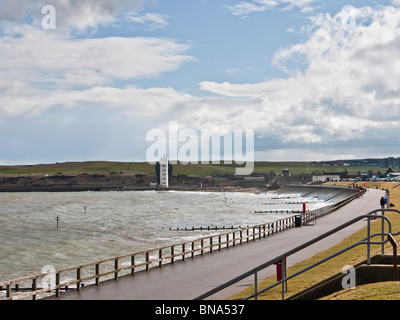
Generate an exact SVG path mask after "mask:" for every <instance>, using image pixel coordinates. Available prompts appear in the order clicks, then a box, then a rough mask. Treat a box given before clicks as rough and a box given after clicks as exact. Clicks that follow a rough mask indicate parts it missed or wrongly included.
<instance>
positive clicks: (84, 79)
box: [0, 0, 400, 164]
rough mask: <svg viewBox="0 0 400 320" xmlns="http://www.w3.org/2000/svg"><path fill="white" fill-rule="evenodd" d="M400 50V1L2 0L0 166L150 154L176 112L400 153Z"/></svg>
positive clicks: (294, 143) (303, 146)
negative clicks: (156, 135)
mask: <svg viewBox="0 0 400 320" xmlns="http://www.w3.org/2000/svg"><path fill="white" fill-rule="evenodd" d="M45 5H52V6H53V7H54V9H55V15H54V16H55V18H56V19H55V21H54V22H55V29H54V28H49V26H50V22H53V20H51V19H50V18H52V17H53V16H52V15H50V14H51V11H46V10H45V11H44V12H42V9H43V7H44V6H45ZM399 57H400V0H386V1H351V0H348V1H341V0H339V1H329V0H242V1H232V0H116V1H106V0H82V1H80V0H45V1H40V0H0V164H34V163H52V162H65V161H86V160H116V161H146V150H147V149H148V148H149V146H150V145H151V142H149V141H146V135H147V133H148V132H149V131H150V130H153V129H159V130H163V131H164V132H165V133H166V134H167V135H168V134H169V131H168V130H169V123H170V121H173V122H174V123H177V125H178V130H183V129H185V128H188V129H191V130H194V132H198V134H199V135H200V132H201V130H202V129H209V130H220V129H225V130H227V131H228V132H229V130H231V131H232V132H233V130H235V129H242V130H245V129H252V130H254V148H255V160H267V161H278V160H309V161H311V160H329V159H348V158H362V157H387V156H395V157H397V156H400V148H399V147H400V143H399V140H400V135H399V134H398V132H399V129H400V59H399ZM243 134H244V133H243Z"/></svg>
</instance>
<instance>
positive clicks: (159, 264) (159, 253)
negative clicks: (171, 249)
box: [158, 249, 162, 268]
mask: <svg viewBox="0 0 400 320" xmlns="http://www.w3.org/2000/svg"><path fill="white" fill-rule="evenodd" d="M158 259H160V261H158V267H159V268H161V267H162V249H160V250H158Z"/></svg>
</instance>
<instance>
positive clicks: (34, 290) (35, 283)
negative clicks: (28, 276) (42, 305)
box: [32, 278, 37, 300]
mask: <svg viewBox="0 0 400 320" xmlns="http://www.w3.org/2000/svg"><path fill="white" fill-rule="evenodd" d="M36 290H37V278H33V279H32V291H33V292H35V293H34V294H33V295H32V300H36Z"/></svg>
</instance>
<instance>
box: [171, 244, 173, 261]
mask: <svg viewBox="0 0 400 320" xmlns="http://www.w3.org/2000/svg"><path fill="white" fill-rule="evenodd" d="M171 264H174V246H172V247H171Z"/></svg>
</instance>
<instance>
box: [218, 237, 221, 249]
mask: <svg viewBox="0 0 400 320" xmlns="http://www.w3.org/2000/svg"><path fill="white" fill-rule="evenodd" d="M218 250H219V251H221V235H219V236H218Z"/></svg>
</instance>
